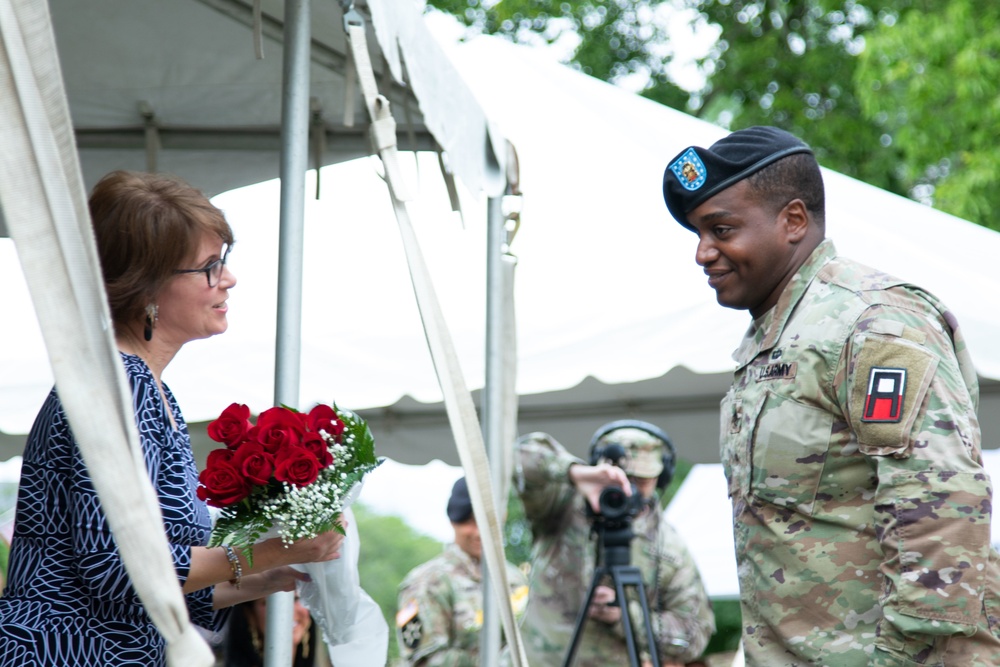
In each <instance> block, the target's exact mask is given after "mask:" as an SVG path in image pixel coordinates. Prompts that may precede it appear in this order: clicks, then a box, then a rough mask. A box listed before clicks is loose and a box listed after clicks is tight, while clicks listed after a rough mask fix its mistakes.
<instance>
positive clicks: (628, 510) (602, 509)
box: [587, 484, 646, 532]
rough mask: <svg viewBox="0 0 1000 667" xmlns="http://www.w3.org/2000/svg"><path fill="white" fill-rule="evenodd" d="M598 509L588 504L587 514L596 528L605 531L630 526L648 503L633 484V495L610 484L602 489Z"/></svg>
mask: <svg viewBox="0 0 1000 667" xmlns="http://www.w3.org/2000/svg"><path fill="white" fill-rule="evenodd" d="M597 504H598V511H596V512H595V511H594V510H593V509H591V508H590V506H589V505H587V510H588V512H587V514H588V516H589V518H590V522H591V523H592V524H593V525H594V527H595V528H598V527H601V528H603V529H604V531H605V532H608V531H615V530H620V529H622V528H628V527H629V526H631V525H632V519H634V518H635V517H636V516H638V515H639V513H640V512H641V511H642V508H643V507H644V506H645V505H646V502H645V501H644V500H643V497H642V494H641V493H639V490H638V489H637V488H636V487H635V485H634V484H633V485H632V495H631V496H629V495H626V494H625V489H623V488H622V487H620V486H616V485H610V486H606V487H604V488H603V489H602V490H601V495H600V496H599V498H598V501H597Z"/></svg>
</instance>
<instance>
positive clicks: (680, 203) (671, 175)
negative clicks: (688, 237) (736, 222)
mask: <svg viewBox="0 0 1000 667" xmlns="http://www.w3.org/2000/svg"><path fill="white" fill-rule="evenodd" d="M795 153H812V149H811V148H809V146H807V145H806V144H805V143H804V142H803V141H802V140H801V139H799V138H797V137H795V136H794V135H792V134H789V133H788V132H785V131H784V130H779V129H778V128H776V127H764V126H757V127H748V128H747V129H745V130H738V131H736V132H733V133H732V134H730V135H729V136H727V137H724V138H722V139H719V140H718V141H716V142H715V143H714V144H712V146H711V147H710V148H701V147H700V146H689V147H687V148H685V149H684V150H682V151H681V152H680V153H678V154H677V156H676V157H674V159H673V160H671V161H670V162H669V163H668V164H667V169H666V171H664V172H663V199H664V200H665V201H666V202H667V209H668V210H669V211H670V215H672V216H674V219H675V220H677V222H679V223H681V224H682V225H684V226H685V227H687V228H688V229H691V230H692V231H693V230H694V228H693V227H692V226H691V225H690V223H688V221H687V214H688V213H690V212H691V211H693V210H694V209H696V208H698V206H700V205H701V204H703V203H704V202H705V201H707V200H708V199H709V198H711V197H712V196H714V195H717V194H719V193H720V192H722V191H723V190H725V189H726V188H728V187H729V186H731V185H735V184H736V183H738V182H739V181H742V180H743V179H744V178H746V177H747V176H751V175H753V174H755V173H757V172H758V171H760V170H761V169H763V168H764V167H766V166H767V165H769V164H771V163H773V162H776V161H778V160H780V159H781V158H783V157H787V156H789V155H793V154H795Z"/></svg>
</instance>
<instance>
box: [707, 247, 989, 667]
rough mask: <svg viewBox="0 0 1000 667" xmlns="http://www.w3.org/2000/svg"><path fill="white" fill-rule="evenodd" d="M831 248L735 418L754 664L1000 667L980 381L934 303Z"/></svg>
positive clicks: (748, 342) (762, 350) (748, 637)
mask: <svg viewBox="0 0 1000 667" xmlns="http://www.w3.org/2000/svg"><path fill="white" fill-rule="evenodd" d="M835 255H836V253H835V250H834V247H833V244H832V243H831V242H830V241H824V242H823V243H822V244H821V245H820V246H819V247H818V248H817V249H816V250H814V251H813V253H812V255H811V256H810V257H809V259H808V260H807V261H806V263H805V264H804V265H803V266H802V267H801V268H800V269H799V271H798V273H797V274H796V275H795V277H794V278H793V279H792V281H791V282H790V283H789V285H788V286H787V287H786V288H785V291H784V293H783V294H782V295H781V297H780V299H779V300H778V303H777V304H776V306H775V307H774V308H772V309H771V310H770V311H769V312H768V313H766V314H765V315H764V316H762V317H761V318H759V319H758V320H757V321H756V322H754V324H753V325H752V326H751V327H750V330H749V331H748V332H747V335H746V337H745V338H744V340H743V343H742V345H741V346H740V348H739V349H738V350H737V351H736V353H735V354H734V357H735V358H736V360H737V363H738V370H737V371H736V375H735V380H734V383H733V387H732V388H731V389H730V391H729V393H728V394H727V396H726V398H725V399H724V401H723V404H722V424H721V433H722V460H723V463H724V466H725V469H726V475H727V477H728V480H729V494H730V496H731V498H732V503H733V517H734V519H733V522H734V533H735V538H736V554H737V560H738V563H739V577H740V589H741V597H742V607H743V626H744V629H745V634H744V637H743V640H744V649H745V651H746V656H747V664H748V665H758V666H761V667H779V666H782V665H833V666H836V667H850V666H853V665H880V666H881V665H918V664H919V665H924V664H926V665H948V666H949V667H951V666H952V665H955V666H956V667H957V666H962V667H968V666H973V665H982V666H986V665H1000V640H998V637H1000V631H998V628H997V624H998V622H1000V602H998V599H997V594H998V588H1000V586H998V584H1000V578H998V568H997V554H996V552H995V551H994V550H993V549H992V548H991V547H990V514H991V486H990V480H989V477H988V476H987V474H986V473H985V472H984V470H983V467H982V459H981V454H980V434H979V424H978V420H977V417H976V408H977V404H978V397H979V394H978V386H977V383H976V375H975V372H974V371H973V368H972V364H971V362H970V359H969V357H968V353H967V351H966V349H965V343H964V341H963V338H962V336H961V333H960V332H959V331H958V328H957V323H956V322H955V320H954V317H953V316H952V315H951V313H949V312H948V311H947V310H946V309H945V307H944V306H943V305H942V304H941V303H940V302H939V301H937V300H936V299H935V298H934V297H933V296H931V295H930V294H928V293H926V292H924V291H922V290H920V289H919V288H917V287H914V286H912V285H907V284H905V283H902V282H901V281H898V280H896V279H894V278H892V277H890V276H888V275H885V274H883V273H879V272H876V271H873V270H872V269H869V268H867V267H865V266H862V265H859V264H857V263H854V262H851V261H849V260H845V259H842V258H838V257H836V256H835Z"/></svg>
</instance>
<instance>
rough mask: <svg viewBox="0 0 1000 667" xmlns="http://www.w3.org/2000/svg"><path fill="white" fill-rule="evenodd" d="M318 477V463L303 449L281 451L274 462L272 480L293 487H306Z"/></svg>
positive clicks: (289, 448)
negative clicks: (286, 483)
mask: <svg viewBox="0 0 1000 667" xmlns="http://www.w3.org/2000/svg"><path fill="white" fill-rule="evenodd" d="M317 477H319V461H317V460H316V456H315V455H314V454H313V453H312V452H310V451H309V450H308V449H306V448H305V447H300V446H294V447H288V448H287V449H283V450H281V452H280V453H279V454H278V456H277V457H276V458H275V461H274V478H275V479H276V480H278V481H279V482H288V483H289V484H294V485H295V486H308V485H310V484H312V483H313V482H315V481H316V478H317Z"/></svg>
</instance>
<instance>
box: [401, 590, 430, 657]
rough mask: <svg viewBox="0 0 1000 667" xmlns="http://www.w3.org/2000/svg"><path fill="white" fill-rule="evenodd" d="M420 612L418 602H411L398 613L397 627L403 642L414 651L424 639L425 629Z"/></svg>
mask: <svg viewBox="0 0 1000 667" xmlns="http://www.w3.org/2000/svg"><path fill="white" fill-rule="evenodd" d="M419 611H420V609H419V607H418V606H417V601H416V600H410V601H409V602H407V603H406V605H405V606H403V608H402V609H400V610H399V611H398V612H397V613H396V627H397V628H398V629H399V636H400V637H401V638H402V640H403V646H405V647H406V648H408V649H410V650H412V649H415V648H416V647H417V646H419V645H420V639H421V638H422V637H423V627H422V626H421V624H420V616H419V615H418V612H419Z"/></svg>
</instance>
